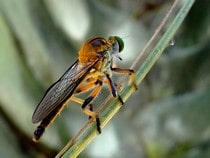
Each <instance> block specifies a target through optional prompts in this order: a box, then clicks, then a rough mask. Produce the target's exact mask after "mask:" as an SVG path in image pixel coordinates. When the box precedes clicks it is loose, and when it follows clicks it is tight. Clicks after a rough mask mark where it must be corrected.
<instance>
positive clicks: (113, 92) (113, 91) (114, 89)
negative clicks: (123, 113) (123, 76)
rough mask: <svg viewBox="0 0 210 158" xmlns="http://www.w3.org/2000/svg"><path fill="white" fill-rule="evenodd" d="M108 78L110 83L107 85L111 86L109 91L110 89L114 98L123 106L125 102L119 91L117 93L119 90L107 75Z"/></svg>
mask: <svg viewBox="0 0 210 158" xmlns="http://www.w3.org/2000/svg"><path fill="white" fill-rule="evenodd" d="M106 78H107V81H108V82H107V85H108V86H109V89H110V91H111V93H112V95H113V97H118V99H119V101H120V102H121V104H122V105H123V104H124V102H123V100H122V98H121V96H120V95H119V94H118V91H117V89H116V87H115V85H114V83H113V81H112V79H111V78H110V76H109V75H108V74H106Z"/></svg>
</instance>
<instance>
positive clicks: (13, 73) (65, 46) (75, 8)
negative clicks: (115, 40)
mask: <svg viewBox="0 0 210 158" xmlns="http://www.w3.org/2000/svg"><path fill="white" fill-rule="evenodd" d="M170 3H171V2H168V1H164V0H150V1H145V0H144V1H128V0H117V1H111V0H110V1H108V0H106V1H105V0H103V1H96V0H89V1H85V0H60V1H56V0H45V1H41V0H33V1H29V0H19V1H15V0H5V1H4V0H0V74H1V76H0V125H1V130H0V157H4V158H7V157H14V155H15V157H53V156H54V155H55V153H57V151H59V150H60V149H61V148H62V147H63V146H64V144H65V143H66V142H67V141H68V140H69V139H70V138H71V137H72V135H74V134H75V133H76V132H77V131H78V130H79V129H80V127H81V126H82V125H83V124H84V123H85V121H86V120H87V117H86V116H85V115H83V114H82V112H81V110H80V108H79V107H78V106H77V105H75V106H73V105H71V107H70V108H66V109H65V110H64V111H63V112H62V114H61V115H60V117H58V118H57V119H56V121H55V122H54V123H53V124H52V125H51V126H50V127H49V128H48V129H47V130H46V132H45V134H44V136H43V137H42V139H41V142H40V143H38V144H35V143H33V142H31V137H32V134H33V131H34V129H35V128H36V125H33V124H32V122H31V116H32V113H33V110H34V108H35V107H36V105H37V103H38V102H39V100H40V98H41V97H42V95H43V94H44V92H45V90H46V89H47V87H48V86H49V85H50V84H52V83H53V82H54V81H56V80H57V79H58V78H59V76H61V75H62V73H63V72H64V71H65V70H66V69H67V68H68V67H69V66H70V65H71V64H72V63H73V62H74V61H75V60H76V58H77V50H78V49H79V48H80V46H81V44H82V43H83V42H84V41H85V40H86V39H88V38H90V37H95V36H104V37H107V36H109V35H118V36H121V37H122V38H123V39H124V40H125V51H124V52H123V53H122V58H123V63H119V65H120V66H121V67H129V65H131V64H132V62H133V61H134V59H135V58H136V56H137V55H138V53H139V52H140V50H141V49H142V48H143V47H144V45H145V43H146V42H147V41H148V39H149V37H150V36H151V35H152V34H153V33H154V30H155V28H156V27H157V25H158V24H159V23H160V22H161V20H162V18H163V16H164V15H165V13H166V10H167V9H168V8H169V7H170ZM174 40H175V45H174V46H169V47H168V48H167V50H166V51H165V53H164V55H163V56H162V57H161V58H160V60H159V62H158V63H157V64H156V65H155V66H154V67H153V69H152V71H151V72H150V73H149V74H148V75H147V76H146V78H145V80H144V81H143V82H142V84H141V86H140V87H139V90H138V92H136V93H135V94H134V95H133V96H132V97H131V98H130V99H129V101H128V102H126V106H125V107H124V108H122V110H121V111H120V113H119V114H118V115H117V117H115V119H113V120H112V121H111V123H110V124H109V125H108V126H107V127H106V128H105V129H104V130H103V133H102V135H100V136H98V138H97V139H96V140H95V141H94V142H93V143H92V144H90V146H89V147H88V148H87V149H86V150H85V151H84V153H83V155H81V157H121V158H122V157H133V158H135V157H142V158H143V157H149V158H158V157H173V158H180V157H181V158H182V157H183V158H197V157H210V153H209V139H210V127H209V123H208V122H209V119H210V118H209V112H210V106H209V105H210V73H209V67H210V46H209V42H210V6H209V2H208V0H203V1H202V2H201V1H196V3H195V4H194V6H193V8H192V10H191V11H190V13H189V14H188V17H187V18H186V20H185V22H184V23H183V25H182V27H181V28H180V30H179V32H178V33H177V35H176V36H175V37H174ZM101 95H103V92H102V94H101ZM99 98H100V97H99Z"/></svg>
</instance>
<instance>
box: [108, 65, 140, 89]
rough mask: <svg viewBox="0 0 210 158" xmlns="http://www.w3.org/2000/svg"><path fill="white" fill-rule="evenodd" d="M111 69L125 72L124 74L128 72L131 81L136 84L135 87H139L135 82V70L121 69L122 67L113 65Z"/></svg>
mask: <svg viewBox="0 0 210 158" xmlns="http://www.w3.org/2000/svg"><path fill="white" fill-rule="evenodd" d="M111 70H112V71H114V72H116V73H123V74H128V75H129V76H130V83H131V84H132V85H133V86H134V88H135V89H138V88H137V85H136V83H135V72H134V70H132V69H121V68H118V67H116V68H113V67H111Z"/></svg>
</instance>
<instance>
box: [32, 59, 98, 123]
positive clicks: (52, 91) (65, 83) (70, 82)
mask: <svg viewBox="0 0 210 158" xmlns="http://www.w3.org/2000/svg"><path fill="white" fill-rule="evenodd" d="M97 62H98V60H96V61H95V62H93V63H92V64H89V65H87V66H85V67H84V66H82V65H81V63H80V62H79V61H78V60H77V61H76V62H75V63H74V64H73V65H72V66H71V67H70V68H69V69H68V70H67V71H66V72H65V73H64V74H63V76H62V77H61V78H60V79H59V80H58V81H57V82H55V83H54V84H53V85H51V86H50V87H49V88H48V90H47V91H46V93H45V95H44V96H43V98H42V100H41V101H40V103H39V104H38V105H37V107H36V109H35V111H34V113H33V116H32V122H33V123H37V122H40V121H41V120H43V119H44V118H45V117H46V116H48V115H49V114H50V113H51V112H52V111H53V110H54V109H55V108H56V107H57V106H59V105H61V104H64V103H65V101H66V100H67V99H68V98H70V97H71V96H72V94H73V93H74V90H75V89H76V88H77V86H78V85H79V84H80V83H81V82H82V80H83V79H84V77H85V76H86V74H87V73H88V72H89V71H90V70H91V68H92V67H93V66H94V65H95V64H96V63H97Z"/></svg>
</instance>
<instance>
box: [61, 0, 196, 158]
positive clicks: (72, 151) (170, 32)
mask: <svg viewBox="0 0 210 158" xmlns="http://www.w3.org/2000/svg"><path fill="white" fill-rule="evenodd" d="M182 3H183V5H182V7H181V9H180V10H179V12H178V14H177V15H176V17H175V19H174V20H173V22H172V23H171V25H170V26H169V27H168V29H167V30H166V32H165V33H164V35H163V36H162V38H161V39H160V41H159V42H158V43H157V45H156V46H155V47H154V49H153V51H152V52H151V53H150V54H149V55H148V57H147V58H146V59H145V61H144V62H143V64H142V66H141V67H140V68H139V69H138V70H137V71H136V84H137V85H139V84H140V82H141V81H142V80H143V78H144V77H145V76H146V74H147V73H148V72H149V70H150V69H151V68H152V66H153V65H154V63H155V62H156V61H157V60H158V58H159V57H160V55H161V54H162V53H163V50H164V49H165V48H166V47H167V46H168V44H169V42H170V41H171V40H172V39H173V37H174V35H175V32H176V31H177V30H178V28H179V27H180V25H181V23H182V22H183V20H184V19H185V17H186V15H187V13H188V11H189V10H190V8H191V6H192V5H193V3H194V0H183V1H182ZM134 91H135V89H134V87H133V86H128V87H125V88H124V89H123V90H122V92H121V97H122V98H123V100H124V101H126V100H127V99H128V97H129V96H130V95H131V94H132V93H133V92H134ZM108 104H109V106H106V109H105V110H103V111H102V112H101V113H100V118H101V126H102V127H104V126H105V125H106V124H107V123H108V122H109V121H110V119H111V118H112V117H113V116H114V115H115V114H116V113H117V111H118V110H119V109H120V107H121V106H122V105H121V103H120V102H119V101H118V100H117V99H111V100H110V102H109V103H108ZM96 136H97V132H96V128H95V125H94V124H93V125H91V126H90V127H89V128H88V129H86V131H85V132H84V133H83V134H82V135H81V137H80V138H79V139H78V140H77V141H76V142H75V144H74V145H73V146H71V147H70V148H69V149H68V151H67V152H66V153H65V154H64V155H63V157H64V158H69V157H77V156H78V155H79V153H80V152H81V151H82V150H84V149H85V147H86V146H87V145H88V144H89V143H90V142H91V141H92V140H93V139H94V138H95V137H96Z"/></svg>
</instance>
